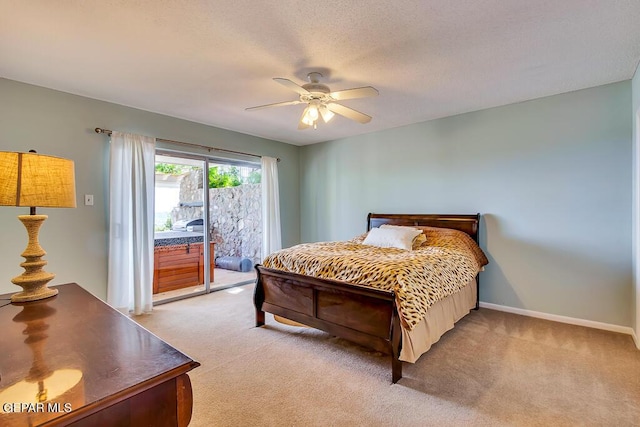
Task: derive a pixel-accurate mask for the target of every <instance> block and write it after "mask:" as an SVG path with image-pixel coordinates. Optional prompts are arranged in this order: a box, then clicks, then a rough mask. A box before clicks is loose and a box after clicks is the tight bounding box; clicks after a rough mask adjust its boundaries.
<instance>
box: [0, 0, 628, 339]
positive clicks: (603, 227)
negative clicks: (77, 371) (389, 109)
mask: <svg viewBox="0 0 640 427" xmlns="http://www.w3.org/2000/svg"><path fill="white" fill-rule="evenodd" d="M11 3H12V2H3V8H5V7H7V8H8V7H9V5H10V4H11ZM3 15H4V16H8V14H4V13H3ZM0 19H6V18H0ZM4 24H5V23H4V22H3V25H2V28H7V27H6V26H5V25H4ZM92 24H93V23H92ZM633 37H634V38H633V39H632V40H629V44H630V45H633V44H635V46H638V45H639V44H640V43H639V40H638V34H637V32H636V33H634V34H633ZM5 40H6V39H5ZM76 43H77V46H76V45H74V46H75V47H74V48H77V49H81V48H83V47H86V46H84V45H82V42H81V41H80V40H77V41H76ZM2 46H3V50H2V51H3V52H7V53H8V52H9V50H8V49H7V47H6V45H2ZM5 49H6V50H5ZM12 52H13V51H12ZM45 53H46V54H45ZM55 55H56V52H55V51H49V52H45V51H43V52H42V56H40V57H39V58H38V60H39V61H42V63H46V62H47V61H54V60H55ZM82 55H84V56H87V57H88V56H91V55H92V52H91V51H90V50H88V49H87V51H85V52H84V53H83V54H82ZM2 56H3V57H6V56H5V55H4V53H3V55H2ZM638 58H639V57H638V55H637V54H636V57H635V64H636V65H635V66H634V70H631V71H630V73H629V74H628V75H627V76H626V77H625V78H624V79H621V80H620V81H618V80H616V81H607V82H602V83H601V84H598V85H593V86H594V87H585V88H581V90H575V91H570V92H568V93H562V94H555V93H552V92H550V93H548V95H551V96H546V97H542V96H540V97H537V99H533V100H527V101H524V102H518V103H509V104H508V105H502V106H496V107H494V108H488V109H483V110H480V111H473V112H467V113H465V114H458V115H453V116H450V117H446V118H437V119H434V120H418V121H417V123H413V124H405V125H404V126H398V127H394V128H393V129H388V130H377V131H375V132H369V133H365V134H361V135H356V136H350V137H341V138H330V139H327V140H326V142H320V143H318V144H311V145H300V146H298V145H293V144H287V143H283V142H278V140H274V139H266V138H260V137H255V136H251V135H248V134H246V133H239V132H234V131H230V130H226V129H221V128H219V127H213V126H208V125H204V124H198V123H195V122H193V121H186V120H183V119H180V118H176V117H179V116H175V117H168V116H167V115H161V114H156V113H152V112H149V111H144V109H134V108H131V107H128V106H125V105H133V104H131V103H127V102H126V101H123V102H121V103H119V104H121V105H118V103H110V102H105V101H100V100H97V99H92V98H98V99H109V94H108V93H101V94H95V95H94V96H90V97H83V96H79V95H77V94H76V95H73V94H69V93H64V92H65V91H64V90H62V91H56V90H53V89H50V88H46V87H39V86H47V85H46V84H38V83H36V85H37V86H34V85H30V84H27V83H23V82H26V81H33V82H36V78H35V77H34V75H32V76H29V75H22V76H21V75H13V74H11V73H10V72H9V71H10V68H9V67H8V65H6V64H7V63H5V62H4V61H5V60H4V59H3V60H2V63H1V64H0V71H1V76H2V77H3V79H2V80H0V96H1V102H0V133H1V141H0V144H1V145H2V146H1V149H2V150H25V149H29V148H37V149H38V150H39V151H40V152H46V153H50V154H55V155H59V156H62V157H66V158H71V159H73V160H74V161H75V162H76V180H77V193H78V194H79V195H81V194H94V195H95V205H94V206H93V207H86V206H78V208H76V209H72V210H66V209H65V210H51V211H49V212H48V214H49V219H48V220H47V224H45V226H44V227H43V229H42V231H41V240H42V243H43V246H44V247H45V249H47V250H48V252H49V253H48V255H47V259H48V261H49V265H50V270H51V271H54V272H55V273H57V277H56V279H55V283H54V284H59V283H67V282H77V283H80V284H82V286H83V287H85V288H86V289H87V290H89V291H90V292H91V293H93V294H94V295H96V296H98V297H100V298H103V299H104V298H105V297H106V275H107V272H106V271H107V270H106V269H107V261H106V256H107V255H106V254H107V243H106V233H107V223H108V221H107V218H106V211H105V206H106V198H107V189H106V181H105V176H104V175H103V173H102V171H105V170H106V169H105V168H106V163H107V162H108V156H107V153H108V143H107V140H106V139H105V138H104V137H101V136H99V135H96V134H95V133H94V132H93V128H94V127H96V126H103V127H106V128H109V129H119V130H126V131H130V132H136V133H141V134H149V135H154V136H158V137H161V138H167V139H175V140H180V141H191V142H196V143H205V144H212V145H214V146H217V147H223V148H229V149H235V150H240V151H247V152H254V153H256V154H261V155H268V156H273V157H279V158H281V159H282V161H281V162H280V165H279V173H280V182H281V188H280V191H281V193H280V194H281V198H282V201H283V202H282V232H283V246H290V245H293V244H296V243H299V242H307V241H317V240H334V239H346V238H350V237H353V236H354V235H356V234H359V233H361V232H363V231H364V229H365V226H366V222H365V221H366V214H367V213H368V212H398V213H413V212H421V213H429V212H440V213H445V212H451V213H467V212H480V213H482V214H483V217H482V218H483V219H482V223H481V236H480V241H481V246H482V247H483V248H484V249H485V250H486V252H487V255H488V257H489V258H490V264H489V265H488V266H487V269H486V271H485V272H484V273H483V275H482V283H483V287H482V288H481V291H480V299H481V302H483V303H484V304H486V305H490V304H494V305H496V306H502V307H504V308H506V309H509V308H511V309H513V310H514V311H516V312H517V311H518V310H526V311H527V314H533V315H547V316H549V317H551V318H553V317H554V316H555V317H556V318H557V319H559V320H565V321H576V322H583V323H584V324H585V325H587V326H589V325H591V326H597V327H603V328H608V329H609V330H613V331H617V332H623V333H626V334H632V333H633V331H634V330H635V334H636V343H638V341H637V335H638V332H639V331H640V327H639V322H640V316H639V315H638V314H637V311H638V309H639V307H640V304H638V302H637V301H638V296H639V295H640V291H638V287H637V286H638V285H637V284H636V282H635V281H634V280H635V279H634V268H635V267H634V264H635V263H634V259H633V251H632V247H633V246H632V239H631V235H632V230H633V229H634V223H633V221H632V218H634V217H637V215H635V216H633V215H634V214H633V212H634V210H633V206H634V205H633V203H636V201H637V197H636V195H635V194H636V193H635V192H636V191H637V188H636V187H634V184H633V183H634V176H635V175H634V174H635V173H636V171H635V170H634V166H633V163H632V158H633V156H634V153H635V151H634V150H635V149H634V144H637V143H638V142H637V141H638V139H637V138H638V136H637V135H638V118H637V114H638V113H637V112H638V108H639V106H640V76H639V73H638V72H637V71H636V69H635V68H636V67H637V60H638ZM103 60H104V62H103V64H102V67H107V64H108V62H107V60H106V59H103ZM292 67H293V66H292ZM98 71H100V70H98ZM98 71H95V70H94V73H96V74H91V73H86V75H83V78H85V79H87V80H92V79H97V78H99V77H101V78H105V79H106V78H107V77H108V76H105V74H106V73H104V71H102V74H100V73H98ZM338 71H339V70H338ZM292 72H293V68H291V69H283V70H282V71H280V69H277V71H273V72H271V71H268V72H267V73H266V75H267V77H265V78H263V79H261V80H260V79H256V80H260V81H257V82H256V83H255V84H256V85H258V87H260V88H261V90H262V89H264V90H267V89H266V88H267V87H269V85H275V84H274V83H273V82H272V81H271V80H270V79H271V77H275V76H277V75H279V74H280V73H282V74H281V75H282V76H283V77H288V78H292V79H294V78H296V77H297V78H300V77H299V76H297V75H296V76H294V75H291V73H292ZM40 73H41V74H46V73H43V72H42V68H41V69H40ZM274 73H276V74H274ZM285 74H286V75H285ZM534 75H535V74H534ZM355 80H356V81H355V82H354V83H353V84H351V83H352V82H350V81H346V82H343V83H342V84H343V85H344V86H343V87H352V86H355V85H356V83H361V84H370V83H371V82H370V81H369V80H368V76H367V74H366V73H365V72H363V73H362V75H361V76H360V77H358V78H357V79H355ZM528 83H529V82H528V81H526V82H523V85H527V84H528ZM605 83H606V84H605ZM372 84H373V83H372ZM373 85H374V86H379V85H377V84H373ZM54 86H55V82H50V85H49V87H54ZM278 89H279V88H277V87H276V88H269V89H268V90H272V92H271V93H272V94H273V96H274V98H273V99H270V98H269V97H268V96H267V97H265V99H262V100H260V99H251V100H248V101H246V102H244V103H242V105H241V107H242V108H244V107H247V106H250V105H254V104H258V103H260V102H262V101H264V102H269V101H270V100H271V101H273V102H275V101H279V100H281V98H280V96H281V95H283V92H280V91H278ZM379 89H381V88H379ZM494 89H496V88H494ZM69 92H72V91H71V90H69ZM382 93H383V92H382V90H381V94H382ZM381 99H382V98H381ZM376 101H377V102H379V101H380V100H376ZM371 105H372V104H367V103H364V104H362V109H363V110H367V108H369V107H370V106H371ZM243 113H244V112H243ZM252 114H254V113H252ZM274 114H275V113H274ZM297 115H298V114H297V112H296V113H294V116H295V117H293V118H292V120H293V122H292V123H290V124H291V125H293V126H295V120H296V119H297ZM377 118H378V117H374V121H375V120H376V119H377ZM248 120H249V119H248ZM250 120H255V121H260V120H262V119H261V118H259V117H257V116H255V115H252V116H251V119H250ZM285 121H286V120H285ZM372 123H373V122H372ZM327 126H328V125H327ZM365 129H366V128H365ZM318 131H322V129H318ZM305 132H307V131H305ZM389 141H391V143H389ZM97 171H98V172H97ZM637 181H638V180H637V179H636V180H635V182H637ZM636 212H637V211H636ZM17 214H18V212H17V210H16V209H7V208H4V209H0V219H1V221H2V224H3V227H2V234H3V241H4V242H11V244H3V245H2V246H0V267H1V269H0V270H1V271H3V272H4V273H3V279H4V280H3V282H2V283H0V290H1V291H2V293H7V292H14V291H15V287H14V286H13V285H11V284H10V283H9V280H10V279H11V278H12V277H13V276H14V275H16V274H18V273H19V271H18V270H19V267H18V265H17V264H18V263H19V262H20V258H19V256H18V253H17V251H18V250H19V249H21V247H22V246H23V244H24V241H25V235H24V229H23V228H22V227H21V225H20V224H19V223H18V222H17V219H16V215H17Z"/></svg>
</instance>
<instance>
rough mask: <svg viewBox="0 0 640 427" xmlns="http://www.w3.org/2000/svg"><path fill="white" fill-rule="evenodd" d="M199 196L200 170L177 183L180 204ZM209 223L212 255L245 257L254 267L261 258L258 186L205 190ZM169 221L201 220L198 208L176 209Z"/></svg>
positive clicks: (197, 198) (200, 192)
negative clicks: (213, 246)
mask: <svg viewBox="0 0 640 427" xmlns="http://www.w3.org/2000/svg"><path fill="white" fill-rule="evenodd" d="M201 197H202V170H199V171H196V172H194V173H190V174H188V175H186V176H185V177H184V178H183V179H182V180H181V182H180V202H182V203H185V202H187V203H188V202H194V201H197V200H200V199H201ZM209 205H210V209H209V223H210V226H211V227H210V231H211V241H212V242H215V244H216V245H215V256H216V258H217V257H221V256H238V257H243V258H249V259H250V260H251V261H252V262H253V263H254V264H255V263H258V262H260V261H261V258H262V187H261V185H260V184H244V185H240V186H238V187H225V188H210V189H209ZM171 217H172V221H173V222H174V223H175V221H178V220H181V219H195V218H202V207H197V206H196V207H194V206H179V207H176V208H174V210H173V212H172V215H171Z"/></svg>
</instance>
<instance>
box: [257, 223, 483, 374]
mask: <svg viewBox="0 0 640 427" xmlns="http://www.w3.org/2000/svg"><path fill="white" fill-rule="evenodd" d="M479 223H480V214H472V215H451V214H447V215H436V214H426V215H406V214H390V215H384V214H373V213H370V214H369V215H368V217H367V230H371V228H374V227H379V226H380V225H382V224H393V225H405V226H431V227H441V228H453V229H456V230H460V231H464V232H465V233H467V234H469V235H470V236H471V237H472V238H473V239H474V240H475V241H476V243H477V242H478V228H479ZM255 268H256V270H257V279H256V287H255V293H254V304H255V309H256V327H258V326H262V325H264V322H265V312H268V313H272V314H274V315H278V316H281V317H284V318H286V319H290V320H294V321H296V322H300V323H303V324H305V325H308V326H311V327H313V328H316V329H320V330H322V331H325V332H328V333H330V334H332V335H335V336H338V337H341V338H344V339H347V340H349V341H352V342H355V343H358V344H360V345H363V346H366V347H369V348H372V349H374V350H377V351H380V352H382V353H386V354H391V374H392V375H391V376H392V381H393V382H394V383H395V382H397V381H398V380H400V378H402V361H400V360H399V356H400V348H401V340H400V337H401V329H400V319H399V317H398V309H397V307H396V300H395V295H394V293H393V291H382V290H378V289H373V288H370V287H366V286H361V285H356V284H352V283H347V282H342V281H338V280H330V279H321V278H316V277H311V276H305V275H301V274H296V273H288V272H285V271H280V270H274V269H270V268H265V267H263V266H261V265H259V264H258V265H256V267H255ZM478 286H479V279H478V277H477V276H476V287H478ZM476 295H477V292H476ZM477 308H478V301H477V299H476V309H477Z"/></svg>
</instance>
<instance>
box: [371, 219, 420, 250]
mask: <svg viewBox="0 0 640 427" xmlns="http://www.w3.org/2000/svg"><path fill="white" fill-rule="evenodd" d="M380 228H390V229H396V230H418V231H419V233H418V235H417V236H416V237H414V238H413V242H412V243H411V249H412V250H413V249H418V248H419V247H420V246H422V244H423V243H424V242H426V241H427V236H425V235H424V231H423V230H422V229H421V228H416V227H409V226H406V225H392V224H382V225H381V226H380Z"/></svg>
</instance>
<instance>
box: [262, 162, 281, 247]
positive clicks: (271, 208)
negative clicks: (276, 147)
mask: <svg viewBox="0 0 640 427" xmlns="http://www.w3.org/2000/svg"><path fill="white" fill-rule="evenodd" d="M279 249H282V238H281V235H280V196H279V192H278V159H274V158H273V157H262V258H265V257H266V256H267V255H269V254H271V253H272V252H275V251H277V250H279Z"/></svg>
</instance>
